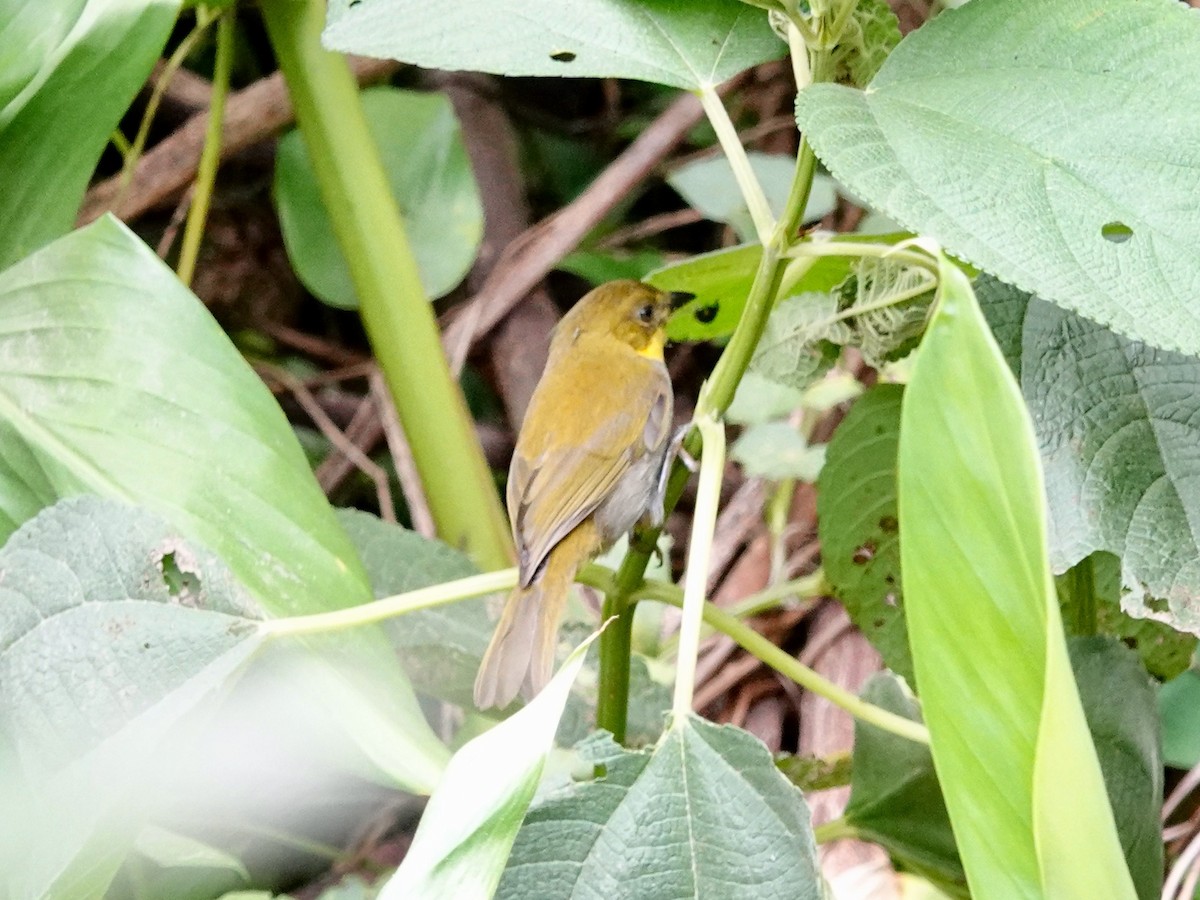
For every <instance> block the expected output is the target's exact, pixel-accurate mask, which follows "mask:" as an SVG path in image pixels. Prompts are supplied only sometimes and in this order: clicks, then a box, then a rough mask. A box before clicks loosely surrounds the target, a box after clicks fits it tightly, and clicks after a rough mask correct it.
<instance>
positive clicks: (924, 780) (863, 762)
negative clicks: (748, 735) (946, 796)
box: [845, 673, 966, 894]
mask: <svg viewBox="0 0 1200 900" xmlns="http://www.w3.org/2000/svg"><path fill="white" fill-rule="evenodd" d="M862 697H863V699H864V700H867V701H869V702H871V703H874V704H875V705H876V706H880V707H882V708H884V709H887V710H890V711H891V712H894V713H896V714H897V715H902V716H904V717H905V718H908V719H912V720H913V721H914V722H919V721H921V715H920V708H919V706H918V705H917V703H916V701H915V700H914V699H913V697H912V694H910V693H909V692H908V691H906V690H905V689H904V688H903V687H902V686H901V684H900V683H899V681H897V679H896V677H895V676H894V675H888V674H883V673H881V674H879V675H876V676H874V677H873V678H872V679H871V680H870V681H869V682H867V684H866V686H865V687H864V688H863V690H862ZM851 771H852V773H853V774H852V776H851V782H850V785H851V786H850V800H849V802H848V803H847V804H846V812H845V817H846V821H847V822H849V824H851V825H853V826H854V828H855V830H856V831H857V832H858V833H859V834H860V835H861V836H862V837H863V838H865V839H866V840H869V841H872V842H873V843H876V844H879V845H880V846H882V847H883V848H884V849H885V850H887V851H888V853H889V854H891V856H892V858H893V859H894V860H896V861H897V862H898V863H900V865H902V866H903V867H904V868H905V869H909V870H912V871H914V872H919V873H920V874H921V875H923V876H925V877H926V878H928V879H930V880H931V881H934V882H935V883H937V884H938V885H939V886H940V887H943V888H944V889H947V890H953V891H954V892H955V893H956V894H957V893H962V892H963V891H964V890H965V888H966V877H965V875H964V874H963V869H962V863H961V862H960V861H959V858H958V848H957V846H956V845H955V843H954V831H953V829H951V827H950V816H949V815H948V814H947V812H946V803H945V801H944V800H943V799H942V790H941V787H940V786H939V785H938V780H937V775H936V774H935V773H934V768H933V757H932V756H931V755H930V752H929V748H928V747H925V746H923V745H921V744H916V743H913V742H912V741H909V740H905V739H904V738H901V737H897V736H896V735H894V734H891V733H890V732H886V731H883V730H882V729H879V728H876V727H875V726H874V725H868V724H866V723H864V722H861V721H856V722H855V723H854V762H853V767H852V769H851Z"/></svg>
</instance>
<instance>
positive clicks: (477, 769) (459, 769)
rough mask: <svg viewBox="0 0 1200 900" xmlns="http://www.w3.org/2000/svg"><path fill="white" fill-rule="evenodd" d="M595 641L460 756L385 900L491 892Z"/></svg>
mask: <svg viewBox="0 0 1200 900" xmlns="http://www.w3.org/2000/svg"><path fill="white" fill-rule="evenodd" d="M590 643H591V640H590V639H589V640H588V641H587V642H585V643H583V644H581V645H580V646H579V647H577V648H576V649H575V651H574V652H573V653H572V654H571V655H570V656H569V657H568V658H567V660H566V662H564V663H563V664H562V667H561V668H560V669H559V670H558V672H557V673H556V674H555V676H554V678H552V679H551V680H550V683H549V684H548V685H546V687H545V688H544V689H543V690H542V691H541V693H539V694H538V695H537V696H536V697H534V698H533V700H531V701H530V702H529V703H528V704H526V705H525V706H524V707H523V708H522V709H520V710H518V711H517V712H516V713H514V714H513V715H512V716H510V717H509V718H507V719H505V720H504V721H503V722H501V723H500V724H499V725H497V726H496V727H495V728H492V729H491V730H489V731H487V732H485V733H484V734H482V735H480V736H479V737H477V738H475V739H474V740H471V741H469V742H468V743H466V744H464V745H463V746H462V748H461V749H459V751H458V752H457V753H455V754H454V757H453V758H452V759H451V760H450V764H449V765H448V766H447V767H446V773H445V776H444V777H443V779H442V781H441V784H439V785H438V789H437V790H436V791H435V792H434V794H433V796H432V797H430V798H429V805H428V806H427V807H426V808H425V814H424V815H423V816H422V817H421V824H420V825H419V826H418V828H417V833H416V834H415V835H414V836H413V841H412V845H411V846H410V847H409V850H408V853H407V854H406V855H405V857H404V862H403V863H402V864H401V865H400V868H399V869H397V870H396V874H395V875H393V876H392V877H391V878H390V879H389V880H388V882H387V884H386V885H385V886H384V887H383V890H382V891H380V893H379V897H380V900H401V898H403V900H422V898H429V900H442V898H445V897H462V898H464V900H466V898H473V897H490V896H491V895H492V893H493V892H494V891H495V890H496V885H497V884H498V883H499V881H500V876H501V873H502V872H503V871H504V864H505V861H506V860H507V859H508V854H509V851H510V849H511V848H512V844H513V841H514V840H515V839H516V836H517V830H518V829H519V828H520V827H521V820H522V819H523V818H524V816H525V810H526V809H527V808H528V806H529V803H530V801H531V800H532V799H533V795H534V791H535V790H536V789H537V786H538V781H539V780H540V778H541V775H542V769H543V767H544V766H545V763H546V755H547V754H548V753H549V752H550V749H551V747H552V745H553V743H554V732H555V730H556V729H557V728H558V721H559V719H560V718H561V717H562V712H563V707H564V706H565V704H566V702H567V694H568V693H569V692H570V690H571V685H572V683H573V682H574V681H575V676H576V675H578V674H579V669H580V667H581V666H582V665H583V657H584V654H585V653H586V652H587V648H588V645H589V644H590Z"/></svg>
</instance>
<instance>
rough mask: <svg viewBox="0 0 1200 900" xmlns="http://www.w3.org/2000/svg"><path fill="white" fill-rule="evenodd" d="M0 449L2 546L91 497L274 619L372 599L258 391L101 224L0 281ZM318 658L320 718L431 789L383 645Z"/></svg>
mask: <svg viewBox="0 0 1200 900" xmlns="http://www.w3.org/2000/svg"><path fill="white" fill-rule="evenodd" d="M0 451H2V452H0V459H2V460H3V463H2V464H0V526H2V530H0V537H3V536H5V535H7V533H8V532H9V531H11V530H12V528H13V527H15V526H16V525H17V524H19V523H20V522H21V521H23V520H24V519H26V518H28V517H29V516H30V515H32V514H33V513H35V512H36V511H37V510H38V509H39V508H41V507H43V506H47V505H49V504H50V503H53V502H54V501H55V500H56V499H58V498H59V497H64V496H71V495H74V494H81V493H95V494H100V495H103V496H108V497H114V498H118V499H123V500H126V501H129V502H133V503H138V504H143V505H145V506H146V507H148V508H150V509H152V510H154V511H155V512H157V513H159V514H160V515H162V516H163V517H164V518H165V519H166V520H167V521H169V522H170V523H171V524H172V525H173V526H175V527H176V528H178V529H179V530H180V532H182V533H183V534H185V535H187V536H188V537H189V538H192V539H195V540H196V541H198V542H199V543H201V544H203V545H204V546H207V547H209V548H210V549H212V550H213V551H214V552H215V553H217V554H218V555H219V556H220V557H221V559H222V560H223V561H224V562H225V563H226V564H227V565H228V566H229V567H230V569H231V570H232V571H233V572H234V574H235V575H236V576H237V577H238V578H239V579H240V580H241V581H242V583H243V584H245V585H246V586H247V587H248V588H249V589H250V591H251V593H253V594H254V595H255V597H256V598H257V599H258V601H259V602H260V603H261V604H262V605H263V608H264V609H266V610H267V611H268V612H269V613H270V614H272V615H277V616H278V615H296V614H304V613H313V612H321V611H324V610H329V609H335V608H339V607H344V606H350V605H354V604H357V603H363V602H366V601H367V600H369V599H370V590H369V587H368V585H367V579H366V576H365V574H364V573H363V571H362V568H361V565H360V563H359V561H358V559H357V557H356V556H355V553H354V548H353V546H352V545H351V544H350V542H349V541H348V540H347V538H346V535H345V533H344V532H343V531H342V530H341V528H340V527H339V526H338V523H337V521H336V519H335V518H334V515H333V511H332V509H331V508H330V507H329V504H328V503H327V502H326V500H325V498H324V496H323V495H322V494H321V491H320V489H319V488H318V486H317V484H316V481H315V479H314V478H313V476H312V472H311V470H310V469H309V468H308V465H307V463H306V462H305V459H304V454H303V453H302V452H301V450H300V447H299V445H298V444H297V442H296V440H295V438H294V436H293V435H292V433H291V429H290V428H289V427H288V423H287V420H286V419H285V418H284V416H283V413H282V411H281V410H280V409H279V406H278V405H277V404H276V403H275V401H274V399H273V398H272V397H271V394H270V392H269V391H267V389H266V387H265V386H264V385H263V384H262V382H261V381H260V380H259V379H258V378H257V377H256V376H255V375H254V372H253V371H252V370H251V369H250V367H249V366H248V365H246V362H245V361H244V360H243V359H242V357H241V356H240V355H239V354H238V352H237V351H236V350H235V349H234V347H233V345H232V344H230V343H229V340H228V339H227V338H226V337H225V335H224V333H223V332H222V331H221V329H220V328H219V327H218V325H217V323H216V322H215V321H214V320H213V319H212V317H211V316H210V315H209V314H208V312H207V311H206V310H205V309H204V307H203V306H202V305H201V304H200V302H199V301H198V300H197V299H196V298H195V297H194V296H193V295H192V294H191V293H190V292H189V291H188V290H187V289H186V288H184V287H183V286H182V285H181V284H180V283H179V281H178V279H176V278H175V276H174V274H173V273H172V272H171V271H170V270H169V269H168V268H166V266H164V265H163V264H162V262H161V261H160V260H159V259H158V258H157V257H156V256H155V255H154V254H153V253H152V252H151V251H150V250H149V249H148V248H147V247H146V246H145V245H144V244H142V243H141V242H140V241H139V240H138V239H137V238H136V237H134V236H133V234H131V233H130V232H129V231H128V230H127V229H126V228H125V227H124V226H122V225H121V224H120V223H119V222H117V221H116V220H115V219H111V218H106V219H101V220H100V221H98V222H96V223H95V224H93V225H90V226H88V227H87V228H85V229H82V230H80V231H77V232H74V233H72V234H70V235H68V236H66V237H64V238H61V239H59V240H58V241H56V242H55V243H53V244H51V245H50V246H48V247H46V248H44V249H42V250H41V251H39V252H38V253H36V254H34V255H33V256H30V257H28V258H27V259H25V260H23V261H22V262H20V263H18V264H17V265H16V266H13V267H12V268H10V269H9V270H7V271H6V272H3V273H0ZM327 646H330V647H331V649H332V650H334V651H336V652H338V653H339V654H340V656H341V659H342V660H343V661H345V662H346V663H347V664H348V665H347V666H343V667H342V669H341V672H340V674H338V675H336V676H333V675H332V674H331V673H329V672H326V673H325V675H321V676H316V675H314V677H316V678H317V680H318V681H322V680H324V681H328V680H329V679H330V678H333V679H334V681H335V682H336V685H337V686H333V685H330V684H326V685H325V687H324V688H315V689H313V690H321V691H323V690H326V689H328V690H334V691H337V697H338V698H339V699H338V700H337V701H336V702H334V703H333V707H334V708H335V709H337V710H338V711H339V712H340V713H341V714H343V715H344V717H345V719H346V720H347V721H348V722H349V723H351V725H350V727H351V728H352V732H351V733H353V734H354V735H355V737H356V739H357V740H358V741H359V742H360V743H361V744H362V745H363V746H364V748H365V749H367V751H368V753H369V754H370V756H371V757H372V758H373V759H374V760H375V762H376V763H377V764H379V765H381V766H383V767H384V768H385V769H386V770H387V771H388V772H389V773H391V774H392V776H393V777H395V778H398V779H400V780H401V782H402V783H404V784H406V785H407V786H410V787H412V788H414V789H418V790H428V789H429V788H431V787H432V785H433V784H434V783H435V782H436V779H437V775H438V772H439V770H440V766H441V763H442V761H443V760H444V758H445V751H444V749H443V748H442V746H441V744H440V743H439V742H438V741H437V739H436V738H435V737H434V736H433V734H432V732H430V731H429V729H428V727H427V726H426V724H425V721H424V717H423V716H422V715H421V713H420V710H419V708H418V706H417V704H416V700H415V698H414V697H413V695H412V692H411V689H410V687H409V686H408V683H407V681H406V679H405V678H404V676H403V673H402V672H401V671H400V669H399V666H398V664H397V663H396V661H395V658H394V657H393V655H392V654H391V652H390V650H389V648H388V647H387V646H386V643H385V641H384V640H383V637H382V635H381V634H380V633H379V632H378V631H377V630H372V629H367V630H364V631H361V632H356V633H355V634H354V635H346V636H343V637H341V638H340V639H338V640H337V641H336V642H334V643H333V644H328V642H327ZM313 671H314V672H316V671H318V670H317V669H313ZM344 679H354V683H353V685H351V684H349V683H345V684H343V683H342V682H343V680H344ZM381 704H382V705H381Z"/></svg>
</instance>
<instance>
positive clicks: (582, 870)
mask: <svg viewBox="0 0 1200 900" xmlns="http://www.w3.org/2000/svg"><path fill="white" fill-rule="evenodd" d="M580 750H581V753H582V755H583V756H584V759H585V761H587V762H591V763H594V764H595V765H597V766H600V767H602V768H603V771H604V775H603V777H602V778H600V779H598V780H596V781H593V782H587V783H584V784H580V785H577V786H573V787H571V788H569V789H567V790H566V791H565V792H563V793H561V794H560V795H558V796H554V797H551V798H549V799H547V800H546V801H545V802H543V803H542V804H540V805H539V806H537V807H535V808H534V809H533V810H531V811H530V813H529V816H528V819H527V820H526V822H525V825H524V827H522V829H521V833H520V834H519V835H518V837H517V843H516V845H515V846H514V847H513V853H512V858H511V860H510V862H509V867H508V869H507V870H506V871H505V873H504V880H503V881H501V882H500V889H499V891H498V892H497V895H496V896H497V897H500V898H510V900H517V898H526V897H538V898H542V900H556V898H568V897H581V896H594V897H605V898H608V900H622V898H630V900H633V898H642V897H675V898H684V897H697V898H699V897H703V898H705V900H722V898H730V900H734V898H737V900H740V898H743V897H746V896H747V890H748V886H749V885H752V886H753V896H754V897H756V898H763V900H773V898H779V900H783V898H787V900H818V898H820V897H822V896H824V894H823V891H822V887H821V877H820V874H819V868H818V865H817V859H816V847H815V845H814V843H813V836H812V827H811V824H810V820H809V812H808V807H807V805H806V804H805V802H804V798H803V797H802V796H801V794H800V792H799V791H798V790H797V789H796V788H795V787H794V786H792V784H790V783H789V782H788V781H787V779H786V778H784V777H783V775H782V774H780V772H779V771H778V769H776V768H775V766H774V764H773V763H772V761H771V756H770V754H769V753H768V752H767V748H766V747H764V746H763V745H762V744H761V743H760V742H759V741H758V740H756V739H755V738H754V737H752V736H751V735H749V734H747V733H746V732H744V731H741V730H739V729H736V728H733V727H732V726H718V725H713V724H711V723H709V722H705V721H704V720H703V719H699V718H696V717H692V718H689V719H688V720H687V721H686V722H684V723H682V724H676V725H675V726H674V727H672V728H670V729H669V730H668V731H667V733H666V734H665V735H664V736H663V738H662V740H661V741H660V742H659V744H658V746H657V747H656V748H655V749H654V750H653V751H646V752H641V753H631V752H628V751H625V750H623V749H622V748H620V747H618V746H617V745H616V744H615V743H613V741H612V739H611V738H610V737H608V736H607V735H603V734H601V735H596V736H595V737H594V738H593V739H592V740H590V741H589V742H588V743H587V744H585V745H583V746H582V747H581V748H580Z"/></svg>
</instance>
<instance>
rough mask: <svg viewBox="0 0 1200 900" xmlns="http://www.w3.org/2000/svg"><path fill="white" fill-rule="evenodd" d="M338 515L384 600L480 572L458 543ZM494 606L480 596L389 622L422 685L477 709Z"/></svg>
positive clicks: (369, 518)
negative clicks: (477, 676)
mask: <svg viewBox="0 0 1200 900" xmlns="http://www.w3.org/2000/svg"><path fill="white" fill-rule="evenodd" d="M338 519H339V521H340V522H341V524H342V527H343V528H345V530H346V534H348V535H349V536H350V540H351V541H352V542H353V543H354V546H355V549H357V550H358V554H359V556H360V557H361V559H362V561H363V565H364V566H365V567H366V570H367V574H368V575H369V576H370V579H371V588H372V590H373V591H374V593H375V596H376V597H377V598H379V597H387V596H390V595H392V594H402V593H405V592H406V591H414V590H416V589H417V588H423V587H428V586H429V585H433V584H439V583H440V582H443V581H452V580H453V579H455V578H465V577H467V576H468V575H475V574H478V571H479V570H478V569H477V568H476V567H475V565H474V564H473V563H472V562H471V560H470V559H468V558H467V556H466V555H465V554H463V553H461V552H459V551H458V550H455V549H454V548H453V547H450V546H448V545H446V544H443V543H441V542H440V541H433V540H429V539H427V538H423V537H421V536H420V535H419V534H417V533H415V532H412V531H408V530H406V529H404V528H401V527H400V526H399V525H393V524H391V523H389V522H384V521H382V520H381V519H379V518H377V517H375V516H373V515H370V514H369V513H365V512H360V511H358V510H353V509H343V510H339V511H338ZM487 605H488V600H487V598H485V597H475V598H472V599H470V600H463V601H460V602H458V603H452V604H450V605H447V606H437V607H434V608H432V609H422V610H417V611H416V612H411V613H407V614H406V615H403V616H397V617H396V618H393V619H390V620H388V621H387V622H386V623H384V630H385V631H386V632H387V634H388V636H389V637H390V638H391V640H392V644H393V646H395V647H396V649H397V651H398V653H399V655H400V661H401V663H403V665H404V670H405V671H406V672H407V673H408V677H409V678H410V679H411V680H412V683H413V685H414V686H415V687H416V688H417V689H418V690H420V691H423V692H425V693H427V694H430V695H431V696H434V697H438V698H439V699H442V700H449V701H451V702H453V703H457V704H459V705H460V706H465V707H467V708H472V707H473V705H474V704H473V701H472V699H471V697H472V689H473V686H474V683H475V673H476V671H477V670H478V669H479V661H480V659H482V658H483V651H484V649H485V648H486V647H487V643H488V640H489V638H490V637H491V634H492V629H493V622H492V619H491V617H489V616H488V611H487Z"/></svg>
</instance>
